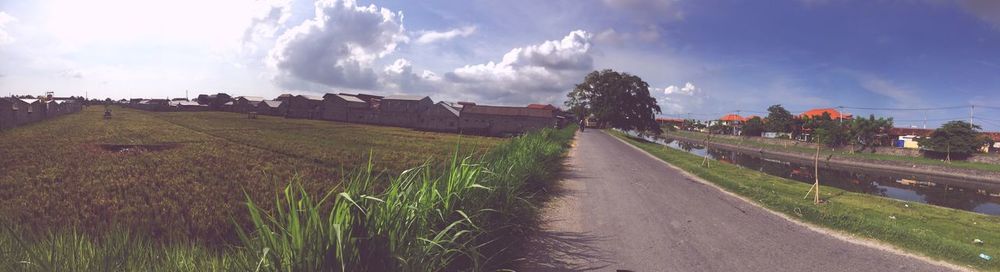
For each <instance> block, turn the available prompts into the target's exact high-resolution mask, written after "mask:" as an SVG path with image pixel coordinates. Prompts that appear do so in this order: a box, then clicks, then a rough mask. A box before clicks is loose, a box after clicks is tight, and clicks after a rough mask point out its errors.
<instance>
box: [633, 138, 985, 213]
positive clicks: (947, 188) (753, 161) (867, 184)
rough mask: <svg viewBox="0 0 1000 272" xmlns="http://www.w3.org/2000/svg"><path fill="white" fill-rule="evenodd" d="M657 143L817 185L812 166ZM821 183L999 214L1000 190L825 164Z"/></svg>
mask: <svg viewBox="0 0 1000 272" xmlns="http://www.w3.org/2000/svg"><path fill="white" fill-rule="evenodd" d="M649 140H653V139H649ZM654 142H657V143H659V144H662V145H666V146H668V147H671V148H674V149H677V150H682V151H685V152H688V153H691V154H695V155H698V156H702V157H708V158H710V159H714V160H717V161H720V162H724V163H730V164H734V165H739V166H741V167H744V168H747V169H753V170H757V171H760V172H764V173H767V174H769V175H772V176H778V177H783V178H788V179H792V180H797V181H801V182H805V183H810V184H811V183H813V182H814V178H813V172H814V169H813V165H812V164H801V163H795V162H789V161H783V160H776V159H771V158H763V157H761V156H759V155H756V154H752V153H751V154H748V153H743V152H738V151H731V150H724V149H717V148H710V147H705V146H702V145H698V144H695V143H689V142H683V141H678V140H672V139H665V140H664V139H656V140H655V141H654ZM819 180H820V184H822V185H824V186H832V187H837V188H840V189H844V190H848V191H851V192H858V193H865V194H872V195H878V196H883V197H888V198H893V199H900V200H906V201H914V202H920V203H926V204H931V205H936V206H942V207H948V208H953V209H960V210H966V211H972V212H977V213H983V214H989V215H1000V191H996V190H990V189H988V188H974V187H969V186H970V185H968V184H963V183H961V182H954V181H949V180H944V179H940V178H937V179H935V178H931V177H919V176H901V175H895V174H884V173H875V172H869V171H861V170H844V169H833V168H824V167H822V165H821V167H820V169H819Z"/></svg>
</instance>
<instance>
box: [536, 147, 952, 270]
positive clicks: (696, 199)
mask: <svg viewBox="0 0 1000 272" xmlns="http://www.w3.org/2000/svg"><path fill="white" fill-rule="evenodd" d="M568 163H569V168H570V169H569V170H568V173H567V175H566V178H565V179H564V180H563V181H562V182H561V186H560V187H561V188H560V189H559V192H557V195H558V196H557V197H556V198H555V199H554V200H553V201H551V202H550V203H549V205H548V206H547V207H546V208H545V210H544V211H543V217H544V220H545V223H544V224H543V231H541V232H540V233H538V234H537V235H536V236H534V237H532V238H531V242H530V244H529V250H528V252H527V253H526V260H525V263H524V264H523V265H522V266H521V269H520V270H522V271H616V270H625V271H948V270H950V269H948V268H945V267H941V266H937V265H935V264H931V263H928V262H925V261H921V260H919V259H917V258H914V257H910V256H904V255H900V254H896V253H893V252H890V251H886V250H882V249H876V248H873V247H869V246H864V245H859V244H856V243H851V242H847V241H844V240H841V239H837V238H834V237H832V236H830V235H827V234H824V233H820V232H817V231H814V230H812V229H810V228H807V227H805V226H802V225H799V224H796V223H793V222H790V221H788V220H786V219H784V218H782V217H780V216H777V215H775V214H772V213H771V212H768V211H766V210H764V209H762V208H759V207H757V206H754V205H752V204H750V203H747V202H745V201H743V200H741V199H739V198H736V197H734V196H731V195H729V194H726V193H724V192H721V191H719V190H718V189H716V188H715V187H712V186H709V185H706V184H703V183H700V182H698V181H695V180H692V179H690V178H688V177H687V176H685V175H684V174H683V173H681V172H680V171H678V170H675V169H674V168H671V167H670V166H667V165H666V164H664V163H663V162H662V161H660V160H657V159H655V158H652V157H650V156H648V155H647V154H645V153H643V152H642V151H639V150H637V149H634V148H632V147H630V146H628V145H627V144H625V143H623V142H621V141H619V140H617V139H615V138H614V137H613V136H611V135H608V134H607V133H604V132H602V131H598V130H587V131H586V132H585V133H581V134H578V135H577V142H576V146H575V147H574V149H573V150H572V151H571V152H570V158H569V161H568Z"/></svg>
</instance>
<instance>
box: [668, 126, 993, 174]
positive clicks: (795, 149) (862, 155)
mask: <svg viewBox="0 0 1000 272" xmlns="http://www.w3.org/2000/svg"><path fill="white" fill-rule="evenodd" d="M667 134H676V135H677V136H680V137H685V138H689V139H696V140H704V139H705V137H706V136H707V134H705V133H699V132H693V131H681V130H678V131H671V132H667ZM711 141H713V142H718V143H725V144H733V145H742V146H751V147H757V148H766V149H769V150H775V151H782V152H790V153H805V154H808V155H810V156H812V155H813V154H815V152H816V149H815V148H810V147H806V146H784V145H779V144H768V143H762V142H757V141H750V140H739V139H732V138H728V137H715V136H713V137H712V140H711ZM820 154H823V155H824V156H829V155H834V156H837V157H843V158H858V159H869V160H884V161H897V162H905V163H911V164H917V165H934V166H943V167H954V168H962V169H972V170H981V171H995V172H1000V164H992V163H982V162H971V161H959V160H955V161H952V162H946V161H943V160H939V159H933V158H926V157H911V156H902V155H892V154H880V153H870V152H867V151H866V152H853V153H852V152H850V150H849V149H848V148H840V149H838V150H830V149H823V150H821V151H820Z"/></svg>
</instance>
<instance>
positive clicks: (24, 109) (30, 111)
mask: <svg viewBox="0 0 1000 272" xmlns="http://www.w3.org/2000/svg"><path fill="white" fill-rule="evenodd" d="M11 102H13V103H14V109H15V110H16V111H17V113H15V114H14V118H15V120H16V122H17V125H18V126H22V125H25V124H30V123H34V122H38V121H41V120H42V119H44V118H45V113H44V110H43V109H42V107H44V106H45V105H43V104H42V101H41V100H38V99H27V98H12V99H11Z"/></svg>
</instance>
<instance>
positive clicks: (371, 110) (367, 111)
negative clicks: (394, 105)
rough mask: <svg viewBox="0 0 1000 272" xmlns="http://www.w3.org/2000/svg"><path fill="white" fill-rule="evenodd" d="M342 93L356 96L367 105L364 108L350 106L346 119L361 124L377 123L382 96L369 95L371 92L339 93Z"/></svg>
mask: <svg viewBox="0 0 1000 272" xmlns="http://www.w3.org/2000/svg"><path fill="white" fill-rule="evenodd" d="M340 94H342V95H349V96H354V97H357V98H358V99H361V101H364V102H365V104H367V105H368V107H366V108H363V109H362V108H352V109H351V113H350V114H349V115H348V116H347V121H348V122H351V123H362V124H378V123H379V118H378V117H379V106H381V105H382V96H378V95H371V94H363V93H359V94H348V93H340Z"/></svg>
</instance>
